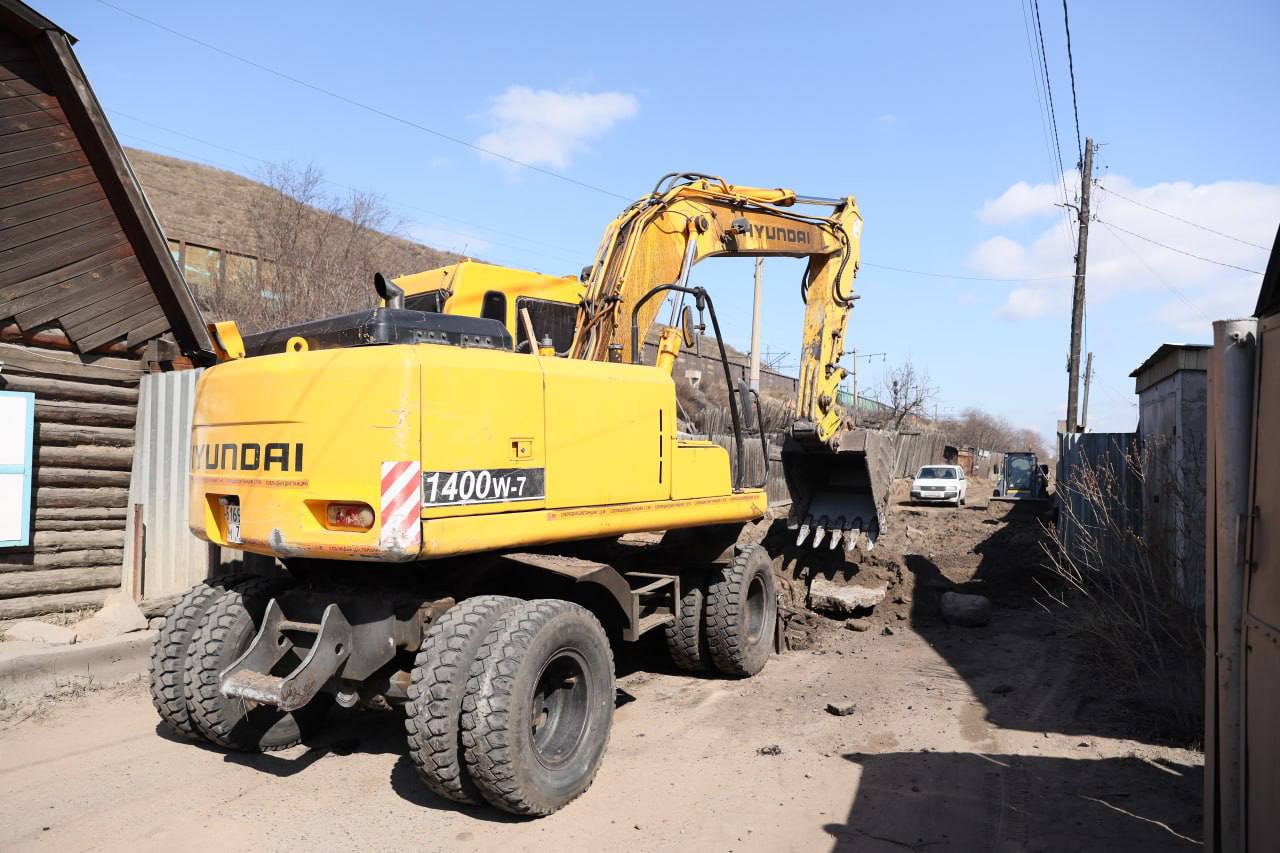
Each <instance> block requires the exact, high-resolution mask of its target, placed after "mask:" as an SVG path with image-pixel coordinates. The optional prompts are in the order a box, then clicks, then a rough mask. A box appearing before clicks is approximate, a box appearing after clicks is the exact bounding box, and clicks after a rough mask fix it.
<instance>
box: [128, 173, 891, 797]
mask: <svg viewBox="0 0 1280 853" xmlns="http://www.w3.org/2000/svg"><path fill="white" fill-rule="evenodd" d="M797 205H802V206H804V207H806V208H811V207H817V208H820V209H825V210H826V211H827V215H825V216H819V215H814V214H811V213H801V212H799V211H798V210H797V209H796V206H797ZM861 227H862V219H861V216H860V214H859V212H858V209H857V206H856V204H855V202H854V200H853V199H852V198H849V197H845V198H817V197H803V196H797V195H796V194H795V193H794V192H792V191H790V190H780V189H778V190H773V189H758V188H751V187H741V186H734V185H730V184H727V183H725V182H724V181H723V180H721V179H719V178H714V177H710V176H705V175H698V174H672V175H668V176H666V177H664V178H663V179H662V180H661V181H660V182H659V183H658V185H657V186H656V187H655V188H654V190H653V191H652V192H651V193H650V194H648V195H646V196H645V197H644V198H642V199H640V200H639V201H637V202H635V203H634V204H632V205H631V206H629V207H628V208H627V209H626V210H624V211H623V212H622V214H620V215H619V216H618V217H617V218H616V219H615V220H614V221H613V222H612V223H611V224H610V225H609V227H608V229H607V230H606V232H605V235H604V238H603V240H602V242H601V244H600V248H599V250H598V251H597V253H596V256H595V258H594V260H593V263H592V264H591V265H590V266H589V267H587V268H586V269H584V270H583V273H582V275H581V276H580V277H579V279H580V281H577V282H575V281H574V280H572V279H552V278H550V277H542V279H539V278H537V277H536V275H537V274H533V273H523V272H521V271H515V270H506V269H504V268H500V267H491V266H489V265H484V264H460V265H455V266H454V267H452V268H444V269H443V270H435V271H429V272H428V273H422V274H420V275H419V276H410V277H406V278H404V279H401V280H399V281H398V282H397V281H390V280H387V279H386V278H384V277H382V276H377V277H375V287H376V290H377V293H378V296H379V298H380V304H379V306H378V307H376V308H373V309H369V310H366V311H360V312H355V313H352V314H348V315H344V316H339V317H333V318H329V319H326V320H320V321H316V322H311V323H304V324H300V325H297V326H292V327H289V328H285V329H278V330H274V331H271V332H267V333H263V334H261V335H253V336H247V337H241V336H240V335H239V333H238V332H237V330H236V329H235V327H234V325H232V324H218V326H217V327H216V329H215V331H216V337H217V339H218V342H219V346H220V348H221V352H220V355H221V357H222V359H223V360H222V362H221V363H219V364H217V365H216V366H214V367H212V368H210V369H209V370H207V371H206V372H205V374H204V375H203V376H202V377H201V379H200V382H199V385H198V388H197V393H196V402H195V415H194V427H193V433H192V448H191V480H190V510H189V512H190V514H189V522H190V527H191V529H192V531H193V532H194V533H195V534H196V535H197V536H199V537H201V538H203V539H206V540H208V541H209V542H211V543H214V544H217V545H223V546H229V547H233V548H239V549H243V550H244V551H246V552H250V553H253V554H260V555H266V556H269V557H274V558H276V559H278V560H279V561H280V562H281V563H282V564H283V566H284V567H285V572H283V573H281V574H280V575H278V576H273V577H270V578H264V577H230V578H221V579H218V580H211V581H209V582H208V583H205V584H201V585H199V586H197V587H196V588H194V589H193V590H191V591H190V592H188V593H187V594H186V595H185V596H184V597H183V598H182V600H181V601H179V602H178V604H177V605H176V606H175V607H174V609H173V610H172V611H171V612H170V613H169V615H168V616H167V617H166V621H165V625H164V628H163V629H162V630H161V632H160V635H159V637H158V639H157V643H156V646H155V652H154V655H153V660H152V693H153V697H154V700H155V705H156V708H157V710H158V711H159V713H160V715H161V717H162V718H163V719H164V720H166V721H167V722H168V723H169V724H170V725H171V727H172V728H174V729H175V730H176V731H178V732H180V733H183V734H186V735H189V736H191V737H193V738H203V739H206V740H209V741H212V742H213V743H216V744H219V745H221V746H223V747H227V748H231V749H241V750H264V749H275V748H281V747H284V746H288V745H290V744H292V743H295V742H297V741H298V740H299V739H300V738H302V737H304V736H305V735H306V733H307V731H308V729H309V727H311V726H315V725H318V724H319V723H320V722H321V721H322V719H323V717H324V714H325V712H326V710H327V709H328V707H329V706H331V705H332V704H335V703H336V704H337V705H340V706H344V707H352V706H356V705H361V706H364V707H370V708H391V707H393V706H402V707H403V709H404V713H405V717H406V722H405V725H406V728H407V732H408V740H409V751H410V755H411V756H412V758H413V760H414V762H415V763H416V765H417V766H418V768H419V770H420V772H421V776H422V778H423V780H424V782H425V783H426V784H427V785H428V786H429V787H430V788H431V789H432V790H433V791H435V792H436V793H437V794H439V795H441V796H443V797H447V798H450V799H453V800H456V801H459V802H472V803H481V802H489V803H492V804H494V805H496V806H498V807H500V808H503V809H506V810H508V811H512V812H516V813H520V814H530V815H545V814H549V813H551V812H553V811H555V810H557V809H559V808H561V807H563V806H564V805H565V804H566V803H568V802H569V801H571V800H572V799H574V798H575V797H577V796H578V795H580V794H581V793H582V792H583V791H585V790H586V788H587V787H588V786H589V785H590V783H591V780H592V779H593V778H594V776H595V773H596V770H597V768H598V767H599V764H600V761H601V757H602V755H603V753H604V749H605V744H606V742H607V740H608V735H609V730H610V726H611V721H612V710H613V704H614V671H613V659H612V651H611V641H613V642H618V641H621V642H630V641H635V640H638V639H639V638H640V637H641V636H643V635H645V634H646V633H648V632H650V631H661V632H662V633H663V635H664V637H665V639H666V642H667V645H668V648H669V649H670V652H671V656H672V659H673V661H674V662H675V663H676V665H678V666H679V667H681V668H683V669H687V670H690V671H700V670H708V669H715V670H717V671H719V672H721V673H723V674H726V675H729V676H750V675H753V674H755V673H756V672H758V671H759V670H760V669H761V668H762V667H763V666H764V665H765V662H766V661H767V659H768V657H769V655H770V653H771V651H772V650H773V648H774V640H775V631H776V630H777V611H778V603H777V593H776V590H775V586H774V578H773V574H772V568H771V561H770V557H769V555H768V554H767V553H766V552H765V550H764V549H763V548H762V547H761V546H759V545H749V546H745V547H739V546H737V545H736V537H737V533H738V531H739V530H740V529H741V528H742V526H743V525H745V524H748V523H750V522H754V521H756V520H759V519H761V518H763V517H764V516H765V514H766V511H767V508H768V507H767V499H766V496H765V491H764V489H763V485H764V484H763V483H761V482H750V483H749V482H745V475H744V471H745V470H746V465H745V464H744V461H745V459H746V455H747V454H749V453H761V454H766V456H767V453H768V448H767V447H766V446H765V441H764V438H763V436H762V435H761V436H759V437H758V438H757V437H755V436H752V435H750V434H749V431H750V430H749V422H748V421H749V419H750V418H751V415H752V414H754V416H755V417H754V420H755V422H756V423H759V400H758V398H756V397H755V396H754V395H753V394H752V393H750V392H749V391H748V390H747V389H745V388H744V387H740V388H739V390H738V392H737V393H731V394H730V396H729V399H728V401H727V402H728V407H729V411H730V414H731V420H732V423H733V430H734V453H733V455H732V457H731V455H730V454H729V453H728V452H727V451H726V450H724V449H722V448H721V447H720V446H718V445H716V444H714V443H712V442H710V441H701V440H693V439H686V438H683V437H681V436H680V435H678V433H677V426H676V421H677V418H676V402H675V389H674V384H673V380H672V377H671V372H672V367H673V364H674V362H675V360H676V358H677V356H678V354H679V352H680V350H681V348H682V347H687V346H690V345H691V344H692V343H693V341H694V340H695V338H696V335H697V334H699V333H700V332H701V331H702V330H703V329H705V321H706V320H708V319H709V320H710V323H711V327H712V331H713V332H714V337H715V342H716V345H717V346H718V347H719V353H720V361H721V364H722V367H723V370H724V374H725V383H726V386H727V387H729V388H733V387H734V385H733V382H732V376H731V373H730V369H729V363H728V359H727V357H726V355H725V351H724V345H723V337H722V335H721V330H720V325H719V319H718V317H717V314H716V309H715V306H714V303H713V301H712V298H711V295H710V294H709V293H707V291H706V290H704V289H703V288H700V287H697V286H695V285H694V284H692V283H691V281H690V277H691V270H692V269H693V267H694V265H695V264H696V263H697V262H698V261H701V260H703V259H705V258H710V257H716V256H762V255H763V256H791V257H801V258H807V259H808V266H807V269H806V273H805V276H804V279H803V281H802V283H801V294H802V297H803V298H804V299H805V302H806V309H805V321H804V348H803V356H802V358H803V363H802V367H801V373H800V383H799V393H798V398H797V400H796V420H795V423H794V424H793V426H792V428H791V430H790V435H789V437H788V438H787V440H786V445H785V446H784V447H783V448H782V449H781V450H782V459H783V464H784V467H785V471H786V476H787V481H788V484H789V485H790V487H791V489H792V496H793V504H792V509H791V512H790V518H789V522H788V523H789V525H790V526H791V528H792V529H793V530H795V531H797V539H798V540H799V541H800V542H801V543H807V544H806V547H821V548H824V549H831V548H835V547H838V546H839V545H840V544H843V545H844V547H845V548H846V549H848V550H852V549H854V548H856V547H859V546H861V547H870V546H871V545H872V544H873V543H874V541H875V537H876V536H877V535H878V533H879V530H880V526H881V523H882V512H883V509H884V502H885V498H886V494H885V493H886V492H887V488H884V487H883V486H884V485H887V475H888V460H887V459H886V458H885V457H886V456H887V453H886V452H885V451H886V450H887V448H886V447H884V446H881V444H880V443H879V441H878V439H877V437H876V435H875V434H874V433H867V432H863V431H859V430H855V429H853V428H852V427H851V425H850V422H849V421H848V419H847V418H846V415H845V413H844V411H843V410H842V409H841V408H840V407H839V405H838V404H837V403H836V391H837V388H838V386H839V384H840V381H841V379H842V378H843V376H844V369H843V368H842V367H840V365H839V359H840V357H841V354H842V349H843V343H844V335H845V327H846V324H847V321H848V315H849V311H850V308H851V307H852V305H853V300H854V294H853V286H852V285H853V280H854V276H855V273H856V270H857V266H858V247H859V240H860V237H861ZM544 279H545V280H544ZM575 288H576V289H575ZM522 300H523V301H522ZM539 300H541V302H542V303H546V304H539V303H538V301H539ZM681 300H683V302H684V303H685V304H683V305H680V301H681ZM664 302H665V303H669V304H671V305H672V306H673V311H672V322H670V323H669V324H667V325H662V326H660V328H659V331H658V336H657V347H656V357H655V358H654V361H653V363H652V364H648V363H645V359H644V350H643V348H642V346H641V344H642V342H643V341H644V340H645V338H646V335H647V333H648V332H649V331H650V328H651V327H652V326H653V325H654V323H655V320H656V318H657V317H658V315H659V311H660V308H661V307H662V305H663V304H664ZM566 306H571V316H572V323H571V324H567V323H566V322H565V316H566V313H565V311H566ZM677 308H678V310H675V309H677ZM695 312H696V314H697V317H696V318H695ZM680 529H685V530H688V531H691V534H692V536H693V537H694V539H695V540H696V542H697V544H698V545H699V547H688V548H684V549H682V550H680V551H679V552H678V553H675V554H672V553H665V554H664V555H663V556H661V558H660V559H659V560H658V561H657V564H656V565H652V564H636V563H634V562H624V561H621V560H616V561H615V560H612V559H595V558H591V559H588V558H587V557H588V556H589V555H590V552H587V551H584V550H583V548H582V547H581V546H580V543H582V542H583V541H591V540H599V539H602V538H608V537H618V536H620V535H622V534H626V533H632V532H639V531H671V530H680ZM596 556H598V554H596Z"/></svg>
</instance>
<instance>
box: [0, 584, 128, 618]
mask: <svg viewBox="0 0 1280 853" xmlns="http://www.w3.org/2000/svg"><path fill="white" fill-rule="evenodd" d="M111 592H112V590H111V589H94V590H87V591H85V592H63V593H57V594H55V595H31V596H26V597H24V598H7V599H4V600H0V619H24V618H26V617H28V616H43V615H45V614H46V613H65V612H66V611H68V610H87V609H89V608H92V607H101V606H102V602H104V601H106V600H107V596H108V595H110V594H111Z"/></svg>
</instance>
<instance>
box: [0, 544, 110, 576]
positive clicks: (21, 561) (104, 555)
mask: <svg viewBox="0 0 1280 853" xmlns="http://www.w3.org/2000/svg"><path fill="white" fill-rule="evenodd" d="M0 560H3V562H0V573H6V572H30V571H35V570H38V569H64V568H69V567H74V568H83V567H84V566H109V565H111V564H112V563H120V564H121V565H123V561H124V549H123V548H93V549H90V550H88V551H52V552H49V553H41V552H35V553H33V552H31V551H23V552H19V553H9V552H6V553H5V554H3V555H0Z"/></svg>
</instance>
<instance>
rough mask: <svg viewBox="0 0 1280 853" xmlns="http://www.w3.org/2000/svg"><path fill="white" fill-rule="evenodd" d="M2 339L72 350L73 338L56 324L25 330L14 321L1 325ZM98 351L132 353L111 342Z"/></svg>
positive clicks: (10, 341)
mask: <svg viewBox="0 0 1280 853" xmlns="http://www.w3.org/2000/svg"><path fill="white" fill-rule="evenodd" d="M0 341H8V342H9V343H25V344H36V345H38V346H44V347H51V348H53V349H62V350H72V349H74V348H73V347H72V345H71V339H70V338H68V337H67V335H66V333H65V332H63V331H62V329H60V328H58V327H57V326H56V325H49V326H45V327H43V328H37V329H32V330H30V331H27V332H24V331H23V330H22V328H21V327H20V326H19V325H18V324H17V323H14V322H8V323H4V324H3V325H0ZM98 352H100V353H104V352H110V353H118V354H120V355H125V356H128V355H132V354H133V353H131V352H130V351H129V348H128V347H127V346H125V345H124V344H123V343H119V344H111V345H109V346H105V347H98Z"/></svg>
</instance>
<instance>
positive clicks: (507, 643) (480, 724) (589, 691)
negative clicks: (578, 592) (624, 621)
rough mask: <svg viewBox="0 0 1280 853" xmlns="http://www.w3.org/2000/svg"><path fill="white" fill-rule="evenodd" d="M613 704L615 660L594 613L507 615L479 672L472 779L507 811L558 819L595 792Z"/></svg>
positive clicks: (533, 604) (466, 716)
mask: <svg viewBox="0 0 1280 853" xmlns="http://www.w3.org/2000/svg"><path fill="white" fill-rule="evenodd" d="M613 704H614V674H613V653H612V651H611V650H610V648H609V640H608V638H607V637H606V636H605V632H604V628H603V627H601V625H600V622H599V621H598V620H597V619H596V618H595V616H593V615H592V614H591V612H590V611H588V610H586V609H585V608H583V607H580V606H578V605H577V604H571V603H570V602H568V601H559V600H556V599H540V600H537V601H530V602H528V603H526V604H523V605H521V606H519V607H516V608H513V609H511V610H508V611H507V612H506V613H505V614H504V615H503V617H502V618H501V619H499V620H498V621H497V622H496V623H495V624H494V626H493V628H492V630H490V631H489V634H488V636H487V637H485V642H484V645H483V646H482V647H481V649H480V653H479V655H478V656H477V657H476V661H475V663H474V664H472V666H471V678H470V679H469V681H468V683H467V695H466V698H465V699H463V702H462V743H463V747H464V754H465V757H466V762H467V772H468V773H469V774H470V776H471V779H472V781H474V782H475V784H476V786H477V788H479V790H480V792H481V793H482V794H483V795H484V798H485V799H486V800H488V801H489V802H490V803H492V804H493V805H495V806H497V807H498V808H500V809H503V810H505V811H509V812H512V813H514V814H522V815H539V816H540V815H549V814H551V813H552V812H554V811H556V810H558V809H560V808H563V807H564V806H565V805H566V804H568V803H569V802H571V801H572V800H574V799H575V798H577V797H578V796H579V795H581V794H582V792H583V791H585V790H587V788H589V787H591V782H592V780H594V779H595V775H596V772H597V771H598V770H599V769H600V762H601V760H602V759H603V758H604V751H605V747H606V746H607V745H608V743H609V730H610V728H611V727H612V725H613Z"/></svg>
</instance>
